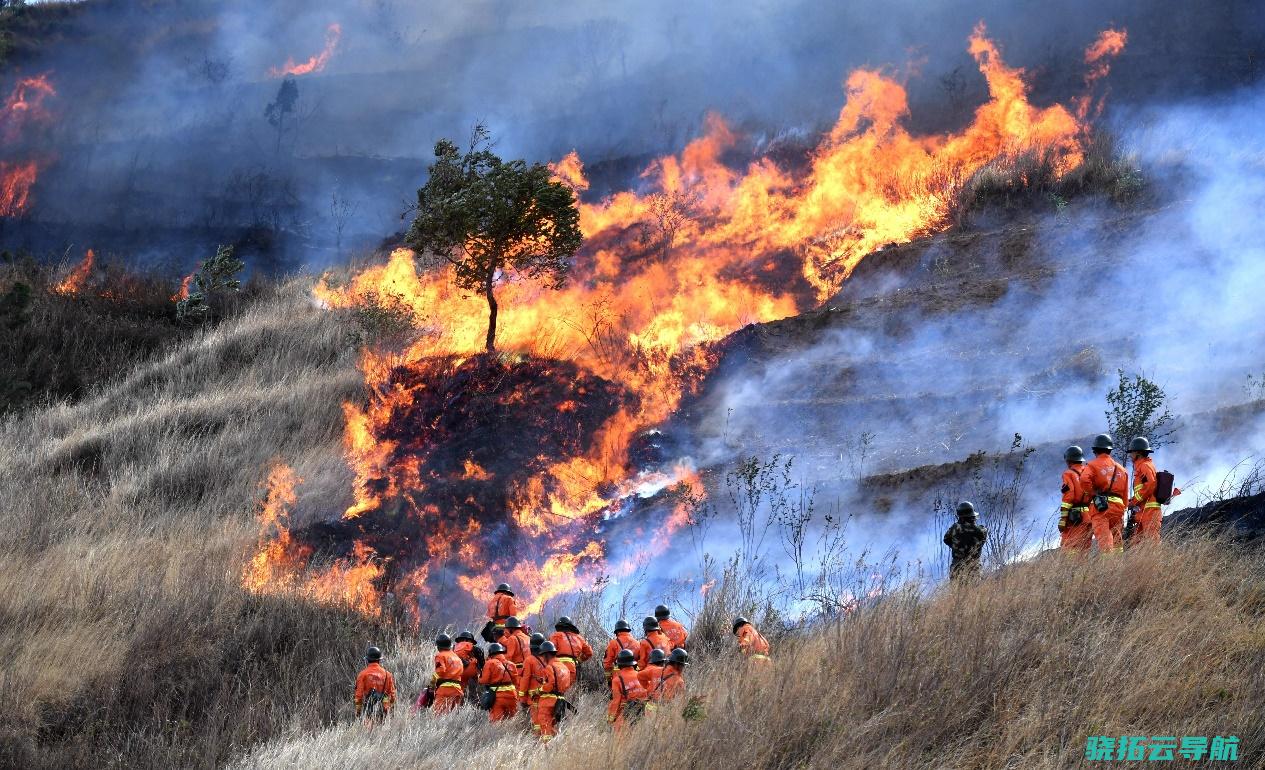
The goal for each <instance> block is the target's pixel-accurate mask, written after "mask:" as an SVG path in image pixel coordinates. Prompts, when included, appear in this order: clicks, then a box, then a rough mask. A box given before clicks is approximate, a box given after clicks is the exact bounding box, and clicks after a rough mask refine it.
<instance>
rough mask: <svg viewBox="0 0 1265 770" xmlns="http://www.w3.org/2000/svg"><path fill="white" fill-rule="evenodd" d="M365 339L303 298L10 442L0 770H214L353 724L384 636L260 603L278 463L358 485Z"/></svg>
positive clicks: (41, 412)
mask: <svg viewBox="0 0 1265 770" xmlns="http://www.w3.org/2000/svg"><path fill="white" fill-rule="evenodd" d="M357 333H358V332H357V329H356V327H355V326H354V325H352V324H350V323H347V322H346V321H345V319H340V318H338V317H335V316H331V315H329V314H326V313H323V312H321V311H319V310H317V309H316V308H314V307H312V306H311V303H310V301H309V300H308V299H307V297H306V289H305V288H304V287H303V286H300V285H291V286H289V287H285V288H282V289H280V290H279V291H278V292H277V293H276V296H275V297H272V298H269V299H267V300H265V301H261V302H259V303H257V304H256V305H254V307H253V309H251V310H249V311H247V312H245V314H244V315H242V316H241V317H240V318H238V319H237V320H236V321H234V322H232V323H227V324H224V325H222V326H220V327H219V328H218V329H217V330H215V331H213V332H210V333H208V334H207V335H205V336H202V337H201V338H198V339H194V340H192V341H187V342H184V343H182V344H181V346H180V347H178V348H176V349H175V350H173V351H172V352H170V353H168V354H166V355H163V356H160V357H159V358H157V359H156V360H154V361H152V362H151V363H148V364H146V365H143V366H141V367H139V368H137V369H135V370H133V371H132V372H131V373H130V374H128V375H127V376H126V377H125V378H123V379H122V380H121V381H118V382H116V383H114V384H112V385H110V386H109V387H105V388H102V389H99V390H98V391H97V392H96V393H95V395H92V396H90V397H89V398H87V399H85V400H83V401H81V402H79V403H75V404H70V405H58V406H53V407H49V408H44V409H38V410H32V411H28V412H25V413H22V414H20V415H17V416H13V417H10V418H8V419H7V420H6V421H5V422H4V423H2V424H0V499H3V500H4V501H5V505H4V507H3V508H2V509H0V550H2V551H3V552H4V554H5V558H4V559H3V561H2V562H0V659H3V661H4V663H3V673H2V674H0V681H3V686H2V687H0V766H5V767H39V766H50V767H53V766H56V767H61V766H82V767H100V766H108V765H117V766H126V767H145V766H149V767H177V766H205V767H210V766H214V765H215V764H217V763H218V762H220V761H223V760H224V759H227V758H228V757H229V756H230V755H231V754H232V753H233V752H235V751H238V750H240V747H243V746H245V745H248V744H250V743H251V742H253V741H257V740H259V739H260V738H262V737H266V736H267V735H269V734H270V733H271V732H272V730H274V729H275V726H276V725H277V724H281V723H283V722H284V721H285V720H287V719H289V718H291V717H299V716H303V717H306V718H309V719H312V718H318V717H323V716H329V715H331V714H332V710H331V709H332V706H331V704H332V703H333V702H335V700H336V698H337V696H336V695H335V693H336V692H337V693H338V695H339V696H341V690H342V685H343V682H342V679H343V678H344V669H346V668H348V667H350V666H352V665H354V660H355V655H354V653H352V652H347V653H345V654H340V651H342V650H353V649H356V648H359V647H360V646H361V645H362V644H363V640H364V639H365V638H368V637H369V636H372V635H374V634H375V633H377V632H375V631H373V630H371V628H370V627H371V625H372V624H370V623H368V622H366V621H364V620H363V619H360V618H359V617H357V616H355V615H354V614H352V613H349V612H345V611H341V610H331V609H327V608H320V607H315V606H309V605H304V604H302V603H298V602H294V603H292V602H287V601H281V600H276V599H265V598H259V597H254V596H251V595H249V594H246V593H245V592H243V591H242V589H241V587H240V584H239V583H240V574H241V572H240V570H241V564H242V557H243V555H244V554H245V549H246V547H247V546H248V544H250V543H252V542H253V541H254V538H255V537H256V533H257V527H256V525H255V524H254V523H253V521H252V518H253V513H252V512H253V510H254V509H255V505H256V502H257V500H258V499H259V496H260V490H259V486H258V485H259V483H260V482H261V481H262V480H263V479H264V477H265V476H266V474H267V469H268V466H269V463H270V462H271V461H272V460H273V458H275V457H284V458H286V460H287V461H288V462H291V463H292V464H293V465H294V466H295V467H296V469H297V470H298V472H299V473H300V474H308V475H310V476H311V477H312V478H314V479H315V478H318V477H320V478H328V479H330V480H331V483H338V482H339V481H340V473H346V471H345V469H344V465H343V463H342V459H341V454H340V440H341V435H342V413H341V411H340V406H339V405H340V403H341V401H342V400H343V399H345V398H348V397H353V396H355V394H356V393H357V392H358V389H359V388H360V387H361V378H360V374H359V372H358V371H357V369H356V368H355V356H356V350H357V347H358V345H357V343H358V340H359V337H357ZM344 488H345V483H344ZM321 493H322V487H321V485H320V484H319V483H317V484H314V485H312V486H311V488H309V489H308V490H306V491H305V494H315V495H319V494H321Z"/></svg>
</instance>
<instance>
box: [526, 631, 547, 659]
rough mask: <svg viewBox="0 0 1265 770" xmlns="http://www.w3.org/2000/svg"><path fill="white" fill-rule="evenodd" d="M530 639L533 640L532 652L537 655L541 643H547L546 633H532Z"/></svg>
mask: <svg viewBox="0 0 1265 770" xmlns="http://www.w3.org/2000/svg"><path fill="white" fill-rule="evenodd" d="M530 641H531V652H532V654H533V655H535V654H537V653H538V652H539V651H540V645H542V644H544V643H545V635H544V634H542V633H540V632H536V633H534V634H532V635H531V640H530Z"/></svg>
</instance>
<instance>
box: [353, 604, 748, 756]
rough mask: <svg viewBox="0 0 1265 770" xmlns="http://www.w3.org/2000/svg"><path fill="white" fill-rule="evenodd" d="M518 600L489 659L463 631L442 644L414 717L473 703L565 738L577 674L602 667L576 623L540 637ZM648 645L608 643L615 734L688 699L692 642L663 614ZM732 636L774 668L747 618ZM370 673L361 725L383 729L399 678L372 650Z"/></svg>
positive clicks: (620, 625)
mask: <svg viewBox="0 0 1265 770" xmlns="http://www.w3.org/2000/svg"><path fill="white" fill-rule="evenodd" d="M518 613H519V605H518V601H517V599H516V598H515V595H514V591H513V590H512V589H511V588H510V586H509V585H507V584H505V583H502V584H500V585H499V586H497V587H496V591H495V593H494V594H493V596H492V599H491V600H490V601H489V602H488V609H487V614H488V619H489V621H488V624H487V626H486V627H485V628H484V630H483V636H484V638H485V639H486V640H488V641H489V642H490V643H489V644H488V646H487V650H486V652H485V651H484V650H483V649H482V648H481V647H479V646H478V644H477V643H476V640H475V637H474V634H472V633H471V632H469V631H462V632H461V633H459V634H457V637H456V639H455V640H454V639H452V638H450V637H449V636H448V635H447V634H440V635H439V636H438V637H437V638H436V639H435V647H436V652H435V668H434V674H433V675H432V677H431V680H430V686H429V687H427V688H426V689H425V690H423V691H422V693H421V695H419V696H418V698H417V701H416V702H415V703H414V707H413V710H414V712H416V711H419V710H421V709H423V708H430V709H431V711H433V712H434V713H435V714H446V713H449V712H451V711H453V710H454V709H456V708H457V707H458V706H460V705H461V704H462V703H463V702H464V701H466V700H467V699H469V700H471V701H473V702H475V703H477V704H478V705H479V706H480V708H483V709H485V710H486V711H487V712H488V719H490V720H491V721H493V722H503V721H506V720H510V719H512V718H513V717H514V716H515V715H516V714H518V712H519V711H520V710H523V711H526V712H527V714H528V715H529V720H530V723H531V727H532V730H533V732H535V733H536V734H537V735H539V736H540V739H541V740H542V741H548V740H549V739H550V738H552V737H553V736H555V735H557V733H558V723H559V722H560V721H561V720H562V719H563V717H564V716H565V715H566V711H567V709H574V706H572V705H571V704H570V703H569V702H568V701H567V700H566V698H565V695H566V693H567V691H568V690H570V689H571V687H572V686H574V685H575V684H576V681H577V673H578V671H579V667H580V665H581V664H583V663H584V662H585V661H588V660H590V659H592V658H594V651H593V648H592V646H591V645H590V644H589V642H588V640H586V639H585V638H584V636H583V635H582V634H581V633H580V629H579V628H578V627H576V624H575V623H574V622H573V621H572V620H571V618H569V617H566V616H563V617H560V618H558V620H557V622H556V623H554V632H553V633H552V634H551V635H549V636H548V637H546V636H545V635H544V634H543V633H532V634H530V635H529V633H530V631H531V629H530V628H528V627H526V626H524V625H523V623H522V621H520V620H519V618H518ZM641 628H642V637H641V638H640V639H638V638H636V637H634V636H633V633H632V626H630V625H629V624H628V621H626V620H620V621H618V622H617V623H615V627H614V636H613V638H612V639H611V640H610V641H609V642H607V645H606V651H605V654H604V655H603V656H602V666H603V668H604V669H605V672H606V681H607V684H608V685H609V688H610V705H609V706H608V708H607V712H606V719H607V721H608V722H610V723H611V724H612V725H613V727H614V728H615V729H616V730H619V729H621V728H622V727H623V726H624V725H625V724H626V723H627V722H629V721H633V720H635V719H636V718H638V717H639V716H640V715H641V714H642V713H643V712H645V711H654V710H655V709H657V708H658V707H659V706H660V705H662V704H664V703H667V702H668V701H672V700H676V699H678V698H679V697H680V696H681V695H683V694H684V693H685V691H686V687H685V668H686V666H688V665H689V663H690V656H689V653H688V652H686V650H685V647H686V644H687V643H688V641H689V637H690V632H689V631H688V630H687V629H686V628H685V626H684V625H682V624H681V623H680V622H679V621H677V620H676V619H674V618H673V617H672V612H671V610H669V609H668V608H667V607H666V606H664V605H662V604H660V605H659V606H657V607H655V609H654V617H647V618H645V619H644V620H643V621H642V622H641ZM733 633H734V636H736V637H737V641H738V649H739V651H740V652H741V653H742V654H743V655H744V656H745V657H746V658H747V659H748V660H749V661H752V662H753V665H763V664H767V663H768V662H769V643H768V641H767V640H766V639H765V638H764V636H763V635H762V634H761V633H760V632H759V631H758V630H756V627H755V626H754V625H752V624H751V623H750V622H749V621H748V620H747V619H746V618H743V617H738V618H735V619H734V623H733ZM365 661H366V665H365V668H364V669H363V670H362V671H361V672H360V674H359V675H358V676H357V677H356V691H355V703H356V716H357V717H358V718H365V719H372V720H380V719H382V718H384V717H386V716H387V715H389V714H390V713H391V711H392V710H393V709H394V707H395V701H396V688H395V678H394V677H393V676H392V675H391V673H390V672H389V671H387V670H386V669H385V668H383V666H382V651H381V650H379V649H378V648H377V647H370V648H369V650H368V652H367V653H366V654H365Z"/></svg>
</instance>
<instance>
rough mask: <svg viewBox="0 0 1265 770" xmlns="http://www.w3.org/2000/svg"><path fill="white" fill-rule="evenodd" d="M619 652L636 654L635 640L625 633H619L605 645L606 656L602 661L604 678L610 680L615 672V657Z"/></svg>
mask: <svg viewBox="0 0 1265 770" xmlns="http://www.w3.org/2000/svg"><path fill="white" fill-rule="evenodd" d="M620 650H631V651H632V652H633V654H636V652H637V640H636V639H634V638H633V635H632V634H630V633H629V632H627V631H620V632H619V633H617V634H615V638H614V639H612V640H610V641H609V642H607V643H606V655H605V657H604V658H603V659H602V668H604V669H606V676H607V678H610V675H611V672H613V671H614V670H615V656H616V655H618V654H619V651H620Z"/></svg>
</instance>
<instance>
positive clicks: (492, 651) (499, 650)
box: [488, 642, 505, 657]
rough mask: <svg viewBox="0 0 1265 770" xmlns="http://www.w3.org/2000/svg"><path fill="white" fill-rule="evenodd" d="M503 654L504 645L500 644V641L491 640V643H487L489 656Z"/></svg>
mask: <svg viewBox="0 0 1265 770" xmlns="http://www.w3.org/2000/svg"><path fill="white" fill-rule="evenodd" d="M504 654H505V645H503V644H501V643H500V642H492V643H491V644H489V645H488V656H489V657H491V656H493V655H504Z"/></svg>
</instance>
